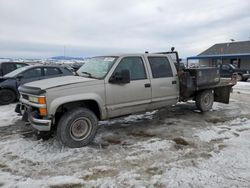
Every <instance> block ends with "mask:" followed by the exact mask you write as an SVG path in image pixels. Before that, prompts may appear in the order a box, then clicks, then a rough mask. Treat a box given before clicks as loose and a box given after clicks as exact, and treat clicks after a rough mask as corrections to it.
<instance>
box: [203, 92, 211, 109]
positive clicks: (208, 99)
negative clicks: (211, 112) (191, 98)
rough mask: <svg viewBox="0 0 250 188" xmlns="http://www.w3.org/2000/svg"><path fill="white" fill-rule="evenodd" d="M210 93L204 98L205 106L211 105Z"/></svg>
mask: <svg viewBox="0 0 250 188" xmlns="http://www.w3.org/2000/svg"><path fill="white" fill-rule="evenodd" d="M210 101H211V100H210V95H209V94H206V96H204V98H203V103H204V105H205V106H209V105H210Z"/></svg>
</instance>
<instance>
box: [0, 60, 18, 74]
mask: <svg viewBox="0 0 250 188" xmlns="http://www.w3.org/2000/svg"><path fill="white" fill-rule="evenodd" d="M14 70H16V67H15V64H13V63H3V64H2V71H3V74H7V73H9V72H12V71H14Z"/></svg>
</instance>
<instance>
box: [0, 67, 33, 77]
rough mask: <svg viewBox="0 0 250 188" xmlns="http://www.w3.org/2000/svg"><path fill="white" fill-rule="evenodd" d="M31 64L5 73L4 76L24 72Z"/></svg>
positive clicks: (12, 75) (13, 75)
mask: <svg viewBox="0 0 250 188" xmlns="http://www.w3.org/2000/svg"><path fill="white" fill-rule="evenodd" d="M28 68H29V66H25V67H22V68H19V69H16V70H14V71H12V72H10V73H8V74H5V75H4V77H15V76H17V75H18V74H19V73H21V72H23V71H24V70H26V69H28Z"/></svg>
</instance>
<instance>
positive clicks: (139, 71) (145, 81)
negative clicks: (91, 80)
mask: <svg viewBox="0 0 250 188" xmlns="http://www.w3.org/2000/svg"><path fill="white" fill-rule="evenodd" d="M115 66H116V67H115V68H113V69H114V71H113V73H112V74H111V75H108V76H107V79H106V80H105V89H106V108H107V111H108V116H109V117H116V116H121V115H127V114H131V113H135V112H140V111H145V110H147V109H148V107H149V104H150V102H151V84H150V80H149V75H148V71H147V67H146V66H145V62H144V60H143V58H142V57H141V56H127V57H123V58H122V59H121V60H120V61H119V62H118V64H117V63H116V64H115ZM124 69H127V70H129V71H130V78H131V81H130V83H126V84H117V83H110V82H109V78H110V77H111V76H112V75H114V74H116V73H117V72H120V71H121V70H124ZM111 72H112V71H111Z"/></svg>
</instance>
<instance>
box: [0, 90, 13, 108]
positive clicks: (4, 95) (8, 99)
mask: <svg viewBox="0 0 250 188" xmlns="http://www.w3.org/2000/svg"><path fill="white" fill-rule="evenodd" d="M15 100H16V94H15V92H14V91H12V90H10V89H1V90H0V104H1V105H5V104H10V103H12V102H14V101H15Z"/></svg>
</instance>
